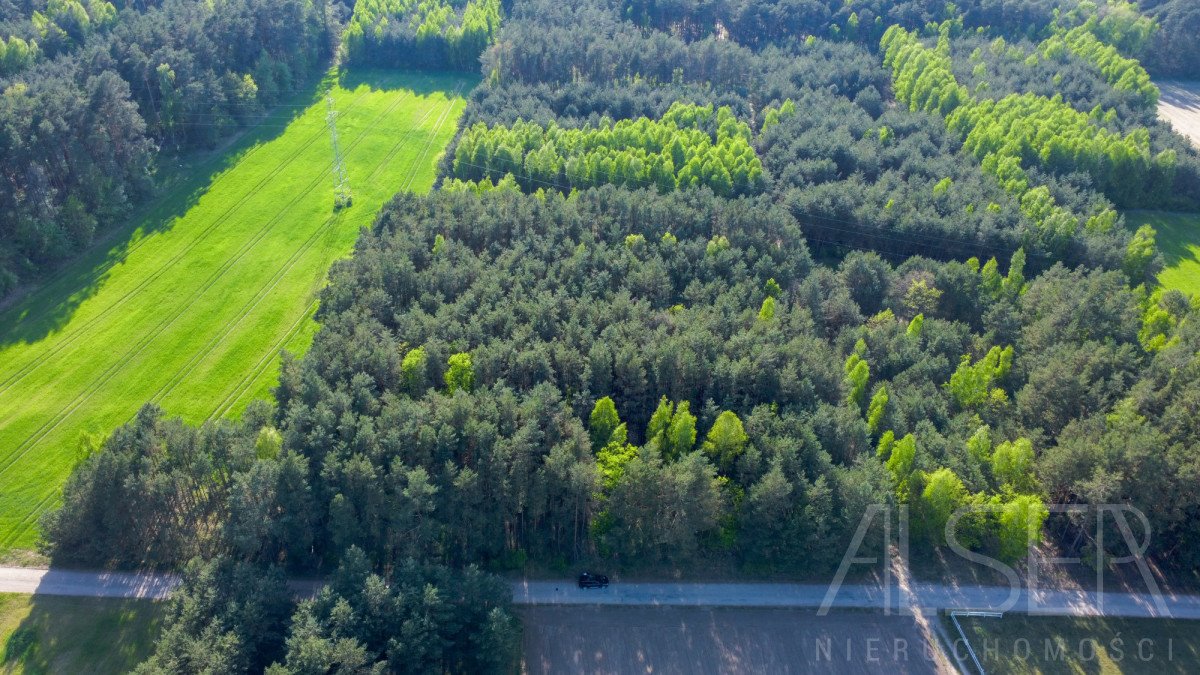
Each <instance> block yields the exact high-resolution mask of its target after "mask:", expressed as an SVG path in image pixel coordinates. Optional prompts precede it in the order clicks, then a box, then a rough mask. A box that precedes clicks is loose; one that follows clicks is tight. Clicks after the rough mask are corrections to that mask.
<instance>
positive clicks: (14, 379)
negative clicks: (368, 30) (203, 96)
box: [0, 94, 366, 395]
mask: <svg viewBox="0 0 1200 675" xmlns="http://www.w3.org/2000/svg"><path fill="white" fill-rule="evenodd" d="M364 96H366V94H362V95H360V96H359V97H358V98H356V99H355V100H354V101H352V102H351V103H350V104H349V106H348V107H349V108H353V107H354V105H355V103H357V102H358V101H359V100H361V99H362V98H363V97H364ZM324 136H325V130H324V127H321V128H320V129H319V130H318V132H317V133H315V134H313V135H312V136H310V137H309V138H308V140H307V141H305V142H304V143H303V144H302V145H300V146H299V147H298V148H297V149H296V151H295V152H293V153H292V154H291V155H289V156H288V157H287V158H285V160H284V161H283V162H282V163H281V164H279V165H278V166H277V167H276V168H275V169H274V170H273V171H272V172H271V173H269V174H267V175H266V176H263V178H262V179H261V180H259V182H258V183H256V184H255V185H253V186H251V188H250V189H249V190H247V191H246V192H245V193H243V195H242V197H241V198H239V199H238V200H237V201H235V202H234V203H233V204H232V205H230V206H229V208H227V209H226V210H225V211H224V212H222V213H221V214H220V215H218V216H217V217H216V218H215V219H214V220H213V221H212V223H211V224H210V225H209V226H208V227H207V228H205V229H204V230H202V231H201V232H200V233H199V234H198V235H197V236H196V238H195V239H193V240H192V241H191V242H190V243H189V244H188V246H187V247H186V248H184V249H183V250H181V251H180V252H179V253H177V254H176V255H175V256H174V257H173V258H171V259H169V260H168V261H167V262H166V263H165V264H164V265H163V266H162V267H161V268H159V270H158V271H157V272H155V273H154V274H152V275H150V276H147V277H146V278H145V279H144V280H143V281H142V282H141V283H140V284H138V285H137V286H135V287H134V288H133V289H131V290H130V291H128V292H127V293H125V295H123V296H121V297H120V298H118V299H117V301H116V302H114V303H113V304H112V305H109V306H108V307H106V308H104V309H103V310H101V311H100V312H99V313H98V314H96V315H95V316H93V317H92V319H90V320H89V321H87V322H85V323H84V324H83V325H81V326H79V327H78V328H77V329H76V330H75V331H73V332H72V333H71V334H70V335H68V336H65V337H64V339H63V341H62V342H60V343H58V345H56V347H55V348H54V349H53V350H52V351H51V352H50V353H49V354H44V355H41V356H40V357H38V358H33V359H31V360H30V361H28V362H27V363H26V364H25V365H24V366H22V367H21V368H20V369H18V370H17V371H16V372H14V373H13V374H12V375H10V376H9V377H7V378H5V379H4V380H3V381H2V382H0V395H2V394H4V393H5V392H6V391H8V389H10V388H11V387H12V386H15V385H16V384H19V383H20V381H21V380H23V379H25V377H26V376H28V375H29V374H30V373H32V372H33V371H34V370H36V369H37V368H38V366H39V365H41V364H44V363H47V359H49V358H52V357H54V356H55V355H57V354H59V353H60V352H62V350H64V349H67V348H68V347H70V346H72V345H74V344H75V343H76V341H77V340H78V339H79V338H80V337H81V336H82V335H84V334H86V332H87V330H88V329H89V328H91V327H92V326H93V325H95V324H97V323H98V322H99V321H101V320H103V319H104V318H105V317H107V316H108V314H109V313H110V312H112V311H114V310H116V309H118V308H119V307H121V306H122V305H124V304H125V303H126V302H127V301H129V300H130V299H131V298H133V297H135V296H136V295H137V294H138V293H140V292H141V291H142V290H144V289H145V288H146V287H147V286H149V285H150V284H151V283H153V282H154V281H156V280H157V279H158V278H159V277H161V276H162V275H163V274H165V273H166V272H167V271H168V270H169V269H171V268H172V267H174V266H175V265H176V264H177V263H179V261H180V260H182V259H183V258H184V257H185V256H187V254H188V253H189V252H191V251H192V250H193V249H194V248H195V247H196V246H198V245H199V244H200V243H202V242H203V241H204V240H205V239H206V238H207V237H208V235H210V234H211V233H212V232H213V231H214V230H216V229H217V228H219V227H220V226H221V225H223V224H225V223H226V222H227V221H228V220H229V216H230V215H231V214H233V213H235V212H236V211H237V209H238V208H239V207H241V206H242V205H243V204H245V203H246V201H248V200H249V199H250V198H251V197H252V196H254V194H255V192H256V191H257V190H258V189H259V188H261V187H262V186H263V185H265V184H266V183H267V182H268V181H270V180H271V179H273V178H275V177H276V176H278V175H279V174H280V173H281V172H282V171H283V170H284V169H285V168H287V167H288V166H290V165H291V164H292V162H293V161H295V159H296V158H297V157H299V156H300V154H301V153H303V152H304V151H305V150H307V149H308V148H309V146H311V145H312V144H313V143H314V142H316V141H317V140H319V139H321V138H323V137H324ZM257 147H259V146H256V148H257ZM244 160H245V158H243V161H244ZM238 164H241V162H240V161H239V162H238ZM236 166H237V165H235V168H236ZM145 240H146V239H142V240H139V245H140V243H141V242H144V241H145ZM127 255H128V254H127Z"/></svg>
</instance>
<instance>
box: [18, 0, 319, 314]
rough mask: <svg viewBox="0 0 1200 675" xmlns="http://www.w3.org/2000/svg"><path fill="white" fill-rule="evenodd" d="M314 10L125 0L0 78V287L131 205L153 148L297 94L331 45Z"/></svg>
mask: <svg viewBox="0 0 1200 675" xmlns="http://www.w3.org/2000/svg"><path fill="white" fill-rule="evenodd" d="M70 4H74V3H73V2H72V3H56V2H53V3H51V5H52V6H54V7H60V8H61V7H65V6H67V5H70ZM100 4H107V3H100ZM110 7H111V5H110ZM56 11H57V10H56ZM64 11H65V10H64ZM324 11H325V10H324V6H323V5H318V4H314V3H311V2H307V1H305V0H288V1H287V2H283V3H263V2H259V1H258V0H224V1H222V2H218V3H201V4H196V3H193V2H187V1H185V0H166V1H165V2H163V3H161V4H160V5H157V6H150V7H147V8H146V9H145V10H144V11H143V10H138V9H134V8H125V9H123V10H121V12H120V13H119V14H117V15H116V17H115V18H114V19H112V22H111V25H109V26H108V27H107V29H106V30H105V31H102V32H99V31H97V32H92V33H90V34H89V35H87V36H86V37H85V38H80V44H79V45H78V46H77V47H76V48H75V49H73V50H71V51H69V52H67V53H62V54H59V55H57V56H56V57H55V58H53V59H43V60H41V61H39V62H37V63H35V64H33V65H31V66H29V67H27V68H24V69H20V70H17V71H16V73H15V74H14V75H10V76H9V78H8V79H5V80H3V81H0V88H2V89H3V94H0V129H2V130H3V133H0V151H2V152H3V155H4V157H5V177H4V178H5V179H4V180H2V181H0V295H4V294H6V293H8V292H9V291H10V290H11V289H12V288H13V287H15V286H16V285H17V284H18V283H19V282H20V281H22V280H26V279H30V278H32V277H34V276H36V275H37V274H38V272H39V271H40V270H42V269H44V268H45V267H46V266H47V265H52V264H54V263H56V262H58V261H61V260H63V259H65V258H68V257H70V256H71V255H73V254H74V253H75V252H77V251H80V250H82V249H83V248H85V247H86V246H88V245H89V244H90V243H91V241H92V239H93V237H94V236H95V234H96V233H97V232H98V231H100V230H103V229H104V228H105V227H107V226H109V225H111V224H113V223H114V222H117V221H119V220H120V219H121V218H123V217H125V216H126V215H128V214H129V212H130V210H131V209H132V207H133V206H134V205H136V204H138V203H140V202H141V201H143V200H144V199H145V198H146V197H147V196H148V195H149V194H150V193H151V191H152V185H153V177H154V166H155V159H156V158H157V157H158V155H159V152H160V148H162V149H168V150H176V149H179V150H186V149H189V148H197V147H201V148H203V147H210V146H212V145H213V144H215V143H216V142H217V141H218V140H220V139H222V138H225V137H226V136H227V135H228V134H229V133H231V132H232V131H233V130H234V129H236V128H237V127H238V126H239V125H241V124H244V123H246V122H247V121H249V120H251V119H254V118H255V117H256V116H257V115H258V114H260V113H261V112H262V110H263V109H264V106H266V105H269V104H271V103H274V102H276V101H279V100H281V99H282V98H284V97H288V98H290V97H292V96H294V95H295V92H296V91H297V90H298V89H299V88H301V87H302V85H303V83H305V82H307V81H309V80H310V79H311V77H312V76H313V75H314V74H315V73H316V72H317V71H318V70H319V69H320V67H321V64H322V63H323V62H324V59H325V55H326V54H327V52H328V39H327V33H326V31H327V28H326V24H325V16H324ZM17 44H18V45H19V43H17ZM39 44H40V45H41V44H42V43H39ZM13 45H14V42H13V41H12V40H9V41H8V42H7V43H6V47H5V49H6V51H5V59H6V61H5V62H6V63H7V58H8V55H9V53H10V52H11V51H12V50H13V49H14V47H13ZM40 48H45V45H42V47H40Z"/></svg>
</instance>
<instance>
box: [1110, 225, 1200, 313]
mask: <svg viewBox="0 0 1200 675" xmlns="http://www.w3.org/2000/svg"><path fill="white" fill-rule="evenodd" d="M1125 220H1126V221H1127V222H1128V223H1129V225H1130V227H1132V228H1133V229H1137V228H1138V227H1141V226H1142V225H1150V226H1151V227H1153V228H1154V230H1155V231H1156V232H1157V233H1158V235H1157V237H1156V238H1155V242H1156V243H1157V244H1158V249H1159V250H1160V251H1162V254H1163V258H1164V260H1165V263H1166V266H1165V267H1164V269H1163V271H1162V273H1161V274H1159V275H1158V280H1159V282H1160V283H1161V284H1162V285H1163V287H1164V288H1173V289H1176V290H1180V291H1183V292H1184V293H1190V294H1192V295H1200V214H1195V213H1166V212H1163V211H1130V212H1129V213H1127V214H1125Z"/></svg>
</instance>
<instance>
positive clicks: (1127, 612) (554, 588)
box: [513, 580, 1200, 619]
mask: <svg viewBox="0 0 1200 675" xmlns="http://www.w3.org/2000/svg"><path fill="white" fill-rule="evenodd" d="M828 593H829V587H828V586H825V585H819V584H816V585H806V584H720V583H700V584H687V583H681V584H663V583H621V584H613V585H611V586H609V587H608V588H606V589H587V590H584V589H579V588H577V587H575V585H574V584H572V583H570V582H569V580H564V582H563V583H557V582H551V581H524V582H514V583H513V598H514V600H515V601H516V602H517V604H530V605H581V604H596V605H641V606H662V607H696V606H704V607H795V608H818V607H820V606H821V605H822V603H823V602H824V601H825V599H826V596H827V594H828ZM912 598H913V599H912V602H911V603H910V604H909V605H907V606H914V605H915V606H918V607H921V608H923V609H926V610H942V609H970V610H980V611H1015V612H1029V613H1031V614H1053V615H1067V616H1097V615H1105V616H1128V617H1164V616H1169V617H1174V618H1179V619H1185V618H1186V619H1200V596H1196V595H1163V596H1162V597H1161V600H1162V603H1161V605H1160V604H1159V603H1158V602H1156V601H1155V598H1154V597H1153V596H1152V595H1150V594H1148V593H1112V592H1107V593H1096V592H1085V591H1078V592H1076V591H1050V590H1039V591H1033V592H1030V591H1028V590H1024V589H1022V590H1020V591H1019V592H1018V593H1017V594H1016V595H1015V597H1014V596H1012V595H1011V594H1010V591H1009V589H1007V588H1002V587H988V586H968V587H957V588H956V587H951V586H946V585H942V584H920V583H918V584H915V585H913V586H912ZM830 606H831V607H835V608H858V609H885V608H890V609H892V610H893V611H895V610H898V609H899V608H900V607H901V604H900V597H899V590H898V589H893V590H892V593H891V594H890V597H888V594H886V593H885V592H884V589H883V588H881V587H880V586H873V585H859V584H854V585H851V584H847V585H844V586H842V587H841V589H840V590H839V591H838V592H837V593H836V594H834V595H833V598H832V600H831V605H830Z"/></svg>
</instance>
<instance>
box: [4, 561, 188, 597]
mask: <svg viewBox="0 0 1200 675" xmlns="http://www.w3.org/2000/svg"><path fill="white" fill-rule="evenodd" d="M178 583H179V580H178V579H176V578H175V577H174V576H171V575H169V574H128V573H124V572H77V571H68V570H37V569H29V568H25V567H0V593H41V594H44V595H76V596H86V597H93V598H153V599H159V598H165V597H167V596H168V595H170V593H171V591H172V590H174V589H175V586H176V585H178Z"/></svg>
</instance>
